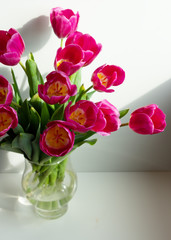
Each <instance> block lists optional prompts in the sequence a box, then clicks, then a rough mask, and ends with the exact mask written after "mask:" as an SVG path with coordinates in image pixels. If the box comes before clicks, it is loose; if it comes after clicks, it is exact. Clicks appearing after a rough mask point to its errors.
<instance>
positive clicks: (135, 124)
mask: <svg viewBox="0 0 171 240" xmlns="http://www.w3.org/2000/svg"><path fill="white" fill-rule="evenodd" d="M165 117H166V115H165V114H164V113H163V112H162V110H161V109H160V108H158V106H157V105H156V104H151V105H148V106H145V107H142V108H139V109H137V110H135V111H134V112H133V113H132V114H131V117H130V120H129V127H130V128H131V129H132V130H133V131H134V132H136V133H139V134H144V135H145V134H156V133H160V132H163V131H164V129H165V127H166V121H165Z"/></svg>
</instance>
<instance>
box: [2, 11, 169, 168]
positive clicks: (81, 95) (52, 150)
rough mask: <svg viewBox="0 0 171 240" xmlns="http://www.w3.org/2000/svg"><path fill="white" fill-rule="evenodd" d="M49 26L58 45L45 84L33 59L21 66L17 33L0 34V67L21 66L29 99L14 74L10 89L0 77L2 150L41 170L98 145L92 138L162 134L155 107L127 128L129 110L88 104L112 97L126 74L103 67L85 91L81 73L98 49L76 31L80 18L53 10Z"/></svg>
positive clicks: (162, 125) (132, 117) (146, 109)
mask: <svg viewBox="0 0 171 240" xmlns="http://www.w3.org/2000/svg"><path fill="white" fill-rule="evenodd" d="M50 22H51V25H52V28H53V31H54V33H55V34H56V36H57V37H58V38H59V39H60V40H61V45H60V46H59V48H58V49H57V53H56V57H55V60H54V66H52V67H53V70H52V72H50V73H49V74H48V75H47V77H46V80H45V79H43V77H42V75H41V73H40V72H39V69H38V66H37V64H36V62H35V59H34V56H33V54H32V53H30V55H29V57H28V59H27V60H26V62H25V64H23V63H22V62H21V56H22V53H23V51H24V49H25V44H24V41H23V39H22V37H21V35H20V34H19V32H18V31H17V30H15V29H13V28H11V29H10V30H9V31H4V30H1V31H0V62H1V63H2V64H5V65H8V66H14V65H16V64H18V63H19V64H20V65H21V67H22V69H23V70H24V72H25V74H26V76H27V79H28V84H29V94H30V97H29V99H23V98H22V97H21V94H20V90H19V87H18V84H17V80H16V77H15V74H14V71H13V70H11V73H12V78H13V84H12V86H11V85H10V83H9V82H8V80H7V79H6V78H5V77H4V76H2V75H0V137H2V136H3V138H2V140H1V142H0V147H1V149H5V150H7V151H13V152H18V153H21V154H23V155H24V157H25V158H26V159H28V160H29V161H31V162H33V163H42V164H43V163H46V162H57V161H59V160H62V159H63V158H65V157H66V156H67V155H68V154H70V153H71V152H72V151H74V150H75V149H76V148H77V147H79V146H81V145H82V144H84V143H89V144H91V145H93V144H95V143H96V139H91V138H90V137H91V136H93V135H94V134H96V133H97V134H100V135H102V136H107V135H110V134H111V133H112V132H115V131H117V130H118V129H119V128H120V127H122V126H127V125H128V126H129V127H130V129H132V130H133V131H135V132H136V133H139V134H156V133H159V132H162V131H164V129H165V126H166V121H165V114H164V113H163V112H162V110H161V109H159V108H158V106H157V105H156V104H151V105H148V106H145V107H141V108H139V109H137V110H135V111H134V112H133V113H131V115H130V120H129V122H128V123H121V118H122V117H124V116H125V115H126V114H127V113H128V111H129V109H124V110H122V111H119V110H118V109H117V108H116V107H115V106H113V105H112V104H111V103H110V102H108V101H107V100H101V101H99V102H96V103H94V102H92V101H91V100H90V98H91V96H92V95H93V94H95V93H97V92H106V93H113V92H114V90H113V87H115V86H118V85H120V84H122V83H123V81H124V79H125V72H124V70H123V69H122V68H121V67H119V66H116V65H108V64H103V65H102V66H100V67H98V68H97V69H96V70H95V71H94V72H93V73H92V76H91V79H90V86H89V87H88V88H87V89H85V87H84V84H83V83H82V81H81V70H84V69H85V67H86V66H87V65H89V64H90V63H91V62H92V61H93V60H94V59H95V58H96V57H97V55H98V54H99V53H100V51H101V49H102V45H101V44H100V43H96V41H95V39H94V38H93V37H92V36H90V35H89V34H83V33H81V32H78V31H76V29H77V25H78V22H79V13H78V12H77V13H76V14H74V12H73V11H72V10H70V9H62V8H59V7H57V8H53V9H52V10H51V13H50ZM64 39H65V43H64V41H63V40H64ZM55 51H56V50H55ZM89 138H90V139H89Z"/></svg>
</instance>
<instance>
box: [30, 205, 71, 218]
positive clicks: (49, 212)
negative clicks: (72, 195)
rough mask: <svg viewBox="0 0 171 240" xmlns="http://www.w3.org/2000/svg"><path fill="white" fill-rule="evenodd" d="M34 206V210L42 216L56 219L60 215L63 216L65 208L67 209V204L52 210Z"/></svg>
mask: <svg viewBox="0 0 171 240" xmlns="http://www.w3.org/2000/svg"><path fill="white" fill-rule="evenodd" d="M34 207H35V212H36V213H37V214H38V215H39V216H40V217H42V218H45V219H56V218H59V217H61V216H63V215H64V214H65V213H66V212H67V210H68V205H67V204H66V205H64V206H62V207H61V208H58V209H53V210H45V209H42V208H39V207H36V206H34Z"/></svg>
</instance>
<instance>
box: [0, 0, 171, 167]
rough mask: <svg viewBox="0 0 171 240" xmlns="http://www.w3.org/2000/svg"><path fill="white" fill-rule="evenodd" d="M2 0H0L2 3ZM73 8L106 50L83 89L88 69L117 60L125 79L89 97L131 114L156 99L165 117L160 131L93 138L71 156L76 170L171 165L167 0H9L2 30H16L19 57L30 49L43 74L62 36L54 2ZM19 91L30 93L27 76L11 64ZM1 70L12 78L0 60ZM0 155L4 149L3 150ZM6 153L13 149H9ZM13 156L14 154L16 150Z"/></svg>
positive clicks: (81, 24)
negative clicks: (55, 28)
mask: <svg viewBox="0 0 171 240" xmlns="http://www.w3.org/2000/svg"><path fill="white" fill-rule="evenodd" d="M1 1H2V0H1ZM57 6H61V7H63V8H71V9H73V10H74V11H75V12H76V11H79V13H80V22H79V27H78V30H79V31H81V32H83V33H89V34H91V35H92V36H93V37H94V38H95V39H96V40H97V42H100V43H102V45H103V49H102V52H101V53H100V55H99V56H98V57H97V59H96V60H95V61H94V62H93V63H92V64H91V65H90V66H88V67H87V68H84V69H83V74H82V75H83V81H84V82H85V85H86V86H87V87H88V86H89V83H90V77H91V73H92V72H93V71H94V70H95V69H96V68H97V67H98V66H100V65H102V64H104V63H107V64H115V65H119V66H121V67H122V68H123V69H124V70H125V71H126V79H125V82H124V83H123V84H122V85H121V86H118V87H116V88H115V90H116V91H115V93H112V94H104V93H97V94H96V96H95V97H94V99H93V100H94V101H98V100H100V99H103V98H106V99H108V100H109V101H110V102H111V103H112V104H114V105H115V106H116V107H118V108H119V109H121V108H123V107H125V106H126V107H131V111H133V110H134V109H136V108H138V107H141V106H143V105H147V104H151V103H157V104H158V105H159V106H160V108H162V109H163V110H164V111H165V113H166V114H167V124H168V126H167V128H166V131H165V132H164V133H162V134H159V135H155V136H141V135H137V134H135V133H133V132H132V131H131V130H129V129H128V128H123V129H120V130H119V131H118V132H116V133H113V134H112V135H111V136H110V137H98V139H99V141H98V143H97V144H96V145H95V146H93V147H91V146H86V145H85V146H84V147H82V148H80V149H79V150H78V151H76V152H75V153H74V154H73V158H74V159H73V163H74V166H75V168H76V170H78V171H105V170H106V171H110V170H112V171H114V170H116V171H122V170H124V171H127V170H128V171H131V170H132V171H134V170H138V171H141V170H142V171H143V170H171V160H170V154H171V150H170V147H169V145H170V143H169V140H170V137H171V134H170V133H171V131H170V126H169V123H170V122H171V113H170V106H169V105H170V103H171V101H170V100H171V97H170V85H171V80H170V79H171V61H170V59H171V58H170V56H171V14H170V8H171V2H170V1H169V0H129V1H127V0H120V1H116V0H105V1H104V0H94V1H92V0H86V1H79V0H72V1H69V0H59V1H54V0H48V1H47V0H28V1H22V0H15V1H14V0H11V1H10V0H6V1H2V3H1V14H0V29H4V30H8V29H9V28H10V27H13V28H16V29H18V31H19V32H20V33H21V35H22V36H23V38H24V40H25V43H26V51H25V53H24V55H23V59H22V61H23V62H24V61H25V59H26V56H27V55H28V53H29V51H32V52H33V54H34V56H35V59H36V60H37V63H38V66H39V68H40V71H41V72H42V74H43V75H44V76H46V74H47V73H49V72H50V71H52V70H53V61H54V57H55V54H56V49H57V48H58V47H59V40H58V39H57V37H56V36H55V35H54V33H53V32H52V30H51V27H50V24H49V13H50V10H51V8H52V7H57ZM14 70H15V72H16V75H17V78H18V82H19V85H20V87H21V89H22V95H23V96H27V84H26V79H25V77H24V75H23V73H22V70H21V69H20V67H19V66H16V67H14ZM0 74H2V75H4V76H5V77H6V78H8V79H9V81H11V76H10V68H9V67H6V66H4V65H2V64H1V65H0ZM1 153H2V154H1V157H0V158H1V159H0V161H1V164H2V159H3V158H5V159H6V158H7V155H8V154H7V153H6V152H4V151H2V152H1ZM10 157H11V154H10ZM13 158H16V156H14V155H13Z"/></svg>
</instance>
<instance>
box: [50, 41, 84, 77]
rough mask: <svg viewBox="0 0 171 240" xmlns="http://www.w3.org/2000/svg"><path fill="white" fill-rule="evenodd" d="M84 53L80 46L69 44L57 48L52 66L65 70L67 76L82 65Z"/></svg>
mask: <svg viewBox="0 0 171 240" xmlns="http://www.w3.org/2000/svg"><path fill="white" fill-rule="evenodd" d="M83 58H84V53H83V51H82V49H81V47H80V46H78V45H76V44H71V45H68V46H66V47H65V48H63V49H62V48H59V49H58V51H57V54H56V58H55V62H54V67H55V69H56V70H59V71H62V72H65V73H66V74H67V75H68V76H70V75H72V74H73V73H75V72H76V71H78V70H79V69H80V68H81V67H82V66H83V65H84V62H83Z"/></svg>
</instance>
